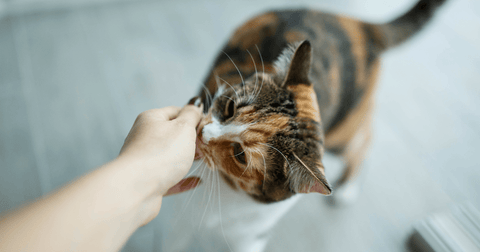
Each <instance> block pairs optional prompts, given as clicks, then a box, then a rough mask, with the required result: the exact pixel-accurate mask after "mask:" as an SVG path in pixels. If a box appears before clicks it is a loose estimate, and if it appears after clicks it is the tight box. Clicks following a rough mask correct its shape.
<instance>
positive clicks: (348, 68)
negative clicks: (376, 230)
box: [199, 0, 444, 202]
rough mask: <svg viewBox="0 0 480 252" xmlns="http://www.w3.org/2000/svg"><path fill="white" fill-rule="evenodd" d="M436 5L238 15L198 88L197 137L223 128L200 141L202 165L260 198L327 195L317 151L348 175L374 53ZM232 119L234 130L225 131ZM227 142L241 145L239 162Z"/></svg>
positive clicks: (365, 119) (368, 102)
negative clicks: (381, 18)
mask: <svg viewBox="0 0 480 252" xmlns="http://www.w3.org/2000/svg"><path fill="white" fill-rule="evenodd" d="M443 2H444V1H443V0H421V1H419V3H418V4H417V5H415V7H413V8H412V9H411V10H410V11H409V12H408V13H407V14H405V15H404V16H402V17H400V18H398V19H396V20H394V21H392V22H390V23H387V24H380V25H375V24H369V23H364V22H361V21H358V20H354V19H350V18H346V17H340V16H335V15H331V14H325V13H321V12H318V11H313V10H289V11H272V12H267V13H265V14H262V15H259V16H257V17H254V18H252V19H251V20H249V21H247V22H246V23H245V24H244V25H242V26H240V27H239V28H238V29H237V30H236V31H235V32H234V33H233V35H232V36H231V38H230V40H229V41H228V42H227V44H226V45H225V47H224V48H223V49H222V52H221V53H219V55H218V57H217V58H216V60H215V62H214V64H213V67H212V70H211V71H210V74H209V75H208V76H207V78H206V80H205V87H204V89H202V91H201V93H200V94H201V97H202V98H203V100H204V102H205V103H206V106H205V112H206V113H207V114H206V116H205V118H204V119H203V120H202V122H201V123H200V125H199V128H200V134H199V139H202V137H203V136H202V130H203V129H204V127H205V126H206V125H210V124H212V123H214V122H216V123H217V124H218V125H217V126H218V130H217V131H219V132H220V129H219V128H220V127H225V128H226V129H231V131H228V130H226V131H225V133H222V135H218V136H216V137H215V138H212V139H210V141H209V142H208V143H206V144H200V146H199V148H200V150H201V152H203V154H204V156H205V157H206V162H207V163H208V165H209V166H210V167H211V168H213V169H219V170H220V171H221V174H222V176H223V177H224V178H225V180H226V181H227V183H228V184H230V186H232V188H240V189H241V190H243V191H245V192H247V193H248V194H250V195H251V196H252V197H253V198H255V199H257V200H259V201H262V202H274V201H279V200H283V199H286V198H288V197H290V196H291V195H293V194H295V193H308V192H318V193H322V194H326V195H328V194H330V193H331V188H330V186H329V183H328V182H327V181H326V179H325V171H324V167H323V164H322V161H321V160H322V156H323V152H324V150H325V149H326V150H329V151H332V152H334V153H337V154H339V155H341V156H342V157H343V158H344V159H345V162H346V169H345V173H344V174H343V176H342V178H341V179H340V181H339V182H340V184H342V183H345V182H348V181H349V180H351V179H353V178H354V177H355V175H356V174H357V173H358V172H359V167H360V165H361V163H362V160H363V158H364V156H365V153H366V151H367V149H368V145H369V142H370V139H371V128H370V127H371V120H372V113H373V104H374V94H375V90H376V79H377V75H378V73H379V67H380V60H379V56H380V54H381V53H382V52H383V51H385V50H386V49H388V48H389V47H391V46H395V45H397V44H399V43H401V42H403V41H404V40H406V39H407V38H408V37H410V36H411V35H413V34H414V33H415V32H416V31H418V30H419V29H420V28H421V27H422V26H424V24H425V23H426V21H427V20H428V18H430V17H431V16H432V13H433V11H434V10H435V9H436V8H437V7H438V6H439V5H441V4H442V3H443ZM302 41H303V42H302ZM217 77H218V78H217ZM221 86H223V91H219V87H221ZM217 91H218V92H222V93H218V94H216V93H217ZM214 94H216V95H215V97H216V98H213V96H214ZM232 102H233V104H234V105H232ZM229 106H233V107H229ZM231 113H232V114H231ZM213 118H215V120H214V119H213ZM241 125H243V126H244V127H245V129H244V130H243V131H242V132H237V131H235V130H233V128H235V127H240V126H241ZM229 126H230V127H233V128H228V127H229ZM233 143H238V144H241V147H242V150H243V151H244V153H245V159H246V164H242V163H241V162H240V161H239V160H238V159H237V157H236V156H235V155H234V147H232V146H233V145H232V144H233ZM235 146H238V145H235Z"/></svg>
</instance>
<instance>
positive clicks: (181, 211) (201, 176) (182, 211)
mask: <svg viewBox="0 0 480 252" xmlns="http://www.w3.org/2000/svg"><path fill="white" fill-rule="evenodd" d="M203 164H205V163H203ZM200 167H202V166H200ZM205 169H207V168H206V165H204V166H203V171H202V173H201V174H200V180H203V174H204V172H205ZM197 189H198V186H196V187H195V188H194V189H193V191H192V192H191V195H190V197H189V198H188V200H187V201H186V203H184V205H183V206H182V209H181V210H180V213H179V214H178V215H177V216H181V215H182V214H183V213H184V211H185V210H186V209H187V207H188V205H189V204H190V201H191V200H192V198H193V195H195V192H196V191H197ZM177 221H178V218H177V220H176V221H175V223H174V224H173V226H175V225H176V223H177Z"/></svg>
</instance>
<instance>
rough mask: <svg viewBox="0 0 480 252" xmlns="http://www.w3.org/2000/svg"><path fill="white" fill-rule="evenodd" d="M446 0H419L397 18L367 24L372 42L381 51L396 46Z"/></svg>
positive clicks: (430, 16)
mask: <svg viewBox="0 0 480 252" xmlns="http://www.w3.org/2000/svg"><path fill="white" fill-rule="evenodd" d="M444 2H446V0H420V1H418V3H417V4H416V5H415V6H414V7H413V8H412V9H410V10H409V11H408V12H407V13H405V14H404V15H402V16H400V17H399V18H397V19H395V20H393V21H391V22H389V23H386V24H380V25H373V24H368V25H367V27H366V28H367V29H368V30H369V32H370V34H372V35H373V36H374V43H375V45H376V47H378V48H379V49H380V50H381V51H384V50H386V49H388V48H390V47H394V46H397V45H399V44H401V43H403V42H404V41H406V40H407V39H409V38H410V37H412V36H413V35H414V34H416V33H417V32H418V31H420V30H421V29H422V28H423V27H424V26H425V25H426V24H427V23H428V21H429V20H430V19H431V18H432V17H433V14H434V13H435V11H436V10H437V8H438V7H440V6H441V5H442V4H443V3H444Z"/></svg>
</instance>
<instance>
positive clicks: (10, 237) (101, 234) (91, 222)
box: [0, 159, 161, 251]
mask: <svg viewBox="0 0 480 252" xmlns="http://www.w3.org/2000/svg"><path fill="white" fill-rule="evenodd" d="M138 165H141V164H139V163H138V162H134V161H132V160H130V161H129V160H126V159H123V160H119V159H116V160H114V161H112V162H110V163H108V164H106V165H104V166H102V167H101V168H99V169H98V170H96V171H94V172H92V173H90V174H88V175H86V176H84V177H82V178H80V179H78V180H77V181H75V182H74V183H72V184H70V185H67V186H65V187H63V188H61V189H60V190H58V191H56V192H55V193H53V194H51V195H49V196H48V197H46V198H44V199H41V200H39V201H37V202H34V203H32V204H30V205H27V206H25V207H23V208H21V209H19V210H17V211H15V212H12V213H10V214H8V215H7V216H4V217H3V218H2V220H0V251H118V250H119V249H120V248H121V247H122V245H123V244H124V243H125V242H126V241H127V239H128V238H129V236H130V235H131V234H132V233H133V232H134V231H135V230H136V229H137V228H138V227H140V226H141V225H142V224H144V223H147V222H148V221H149V220H151V219H152V218H153V217H155V215H156V214H157V213H158V210H159V208H160V204H161V194H159V193H158V188H156V186H155V185H153V184H151V183H150V180H149V179H148V174H145V173H144V172H143V171H142V170H141V169H135V167H134V166H138ZM132 167H133V168H132Z"/></svg>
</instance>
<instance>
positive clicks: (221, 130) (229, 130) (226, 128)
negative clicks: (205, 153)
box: [202, 117, 247, 144]
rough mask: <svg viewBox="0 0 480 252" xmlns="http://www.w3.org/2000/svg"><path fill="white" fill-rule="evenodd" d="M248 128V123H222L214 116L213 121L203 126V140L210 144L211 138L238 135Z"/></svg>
mask: <svg viewBox="0 0 480 252" xmlns="http://www.w3.org/2000/svg"><path fill="white" fill-rule="evenodd" d="M246 129H247V125H238V124H228V125H222V124H220V122H219V121H218V119H217V118H215V117H212V123H210V124H207V125H205V127H203V130H202V134H203V142H204V143H206V144H208V142H209V141H210V140H211V139H215V138H218V137H220V136H223V135H238V134H240V133H242V132H243V131H245V130H246Z"/></svg>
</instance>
